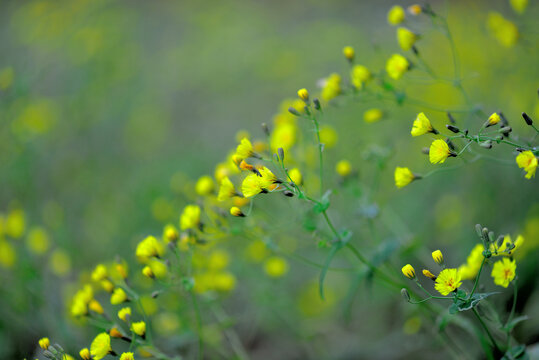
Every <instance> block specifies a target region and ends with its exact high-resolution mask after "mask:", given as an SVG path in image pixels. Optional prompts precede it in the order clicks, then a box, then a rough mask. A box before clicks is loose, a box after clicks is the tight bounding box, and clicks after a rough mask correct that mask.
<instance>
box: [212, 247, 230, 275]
mask: <svg viewBox="0 0 539 360" xmlns="http://www.w3.org/2000/svg"><path fill="white" fill-rule="evenodd" d="M229 262H230V256H229V255H228V253H227V252H226V251H223V250H216V251H214V252H213V253H212V254H211V255H210V256H209V257H208V268H209V269H210V270H213V271H218V270H223V269H224V268H226V267H227V266H228V263H229Z"/></svg>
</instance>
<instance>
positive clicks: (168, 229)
mask: <svg viewBox="0 0 539 360" xmlns="http://www.w3.org/2000/svg"><path fill="white" fill-rule="evenodd" d="M179 236H180V234H179V233H178V229H176V226H174V225H172V224H167V225H165V227H164V229H163V238H164V239H165V240H166V241H176V240H178V237H179Z"/></svg>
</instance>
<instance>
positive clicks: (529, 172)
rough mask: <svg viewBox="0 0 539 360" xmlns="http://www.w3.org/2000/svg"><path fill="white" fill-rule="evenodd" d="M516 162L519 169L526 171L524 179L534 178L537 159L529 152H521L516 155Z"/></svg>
mask: <svg viewBox="0 0 539 360" xmlns="http://www.w3.org/2000/svg"><path fill="white" fill-rule="evenodd" d="M516 162H517V165H518V167H519V168H522V169H524V171H526V176H525V178H526V179H531V178H532V177H535V172H536V171H537V163H538V161H537V157H536V156H535V155H534V154H533V153H532V152H531V151H529V150H527V151H523V152H521V153H520V154H518V155H517V158H516Z"/></svg>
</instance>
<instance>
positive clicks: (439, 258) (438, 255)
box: [432, 250, 444, 265]
mask: <svg viewBox="0 0 539 360" xmlns="http://www.w3.org/2000/svg"><path fill="white" fill-rule="evenodd" d="M432 260H434V262H435V263H436V264H438V265H443V263H444V255H443V254H442V252H441V251H440V250H435V251H433V252H432Z"/></svg>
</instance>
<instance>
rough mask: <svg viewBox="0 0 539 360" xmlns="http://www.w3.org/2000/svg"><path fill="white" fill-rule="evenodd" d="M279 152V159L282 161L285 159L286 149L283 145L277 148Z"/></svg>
mask: <svg viewBox="0 0 539 360" xmlns="http://www.w3.org/2000/svg"><path fill="white" fill-rule="evenodd" d="M277 154H278V155H279V159H280V160H281V161H284V150H283V148H282V147H280V148H278V149H277Z"/></svg>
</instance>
